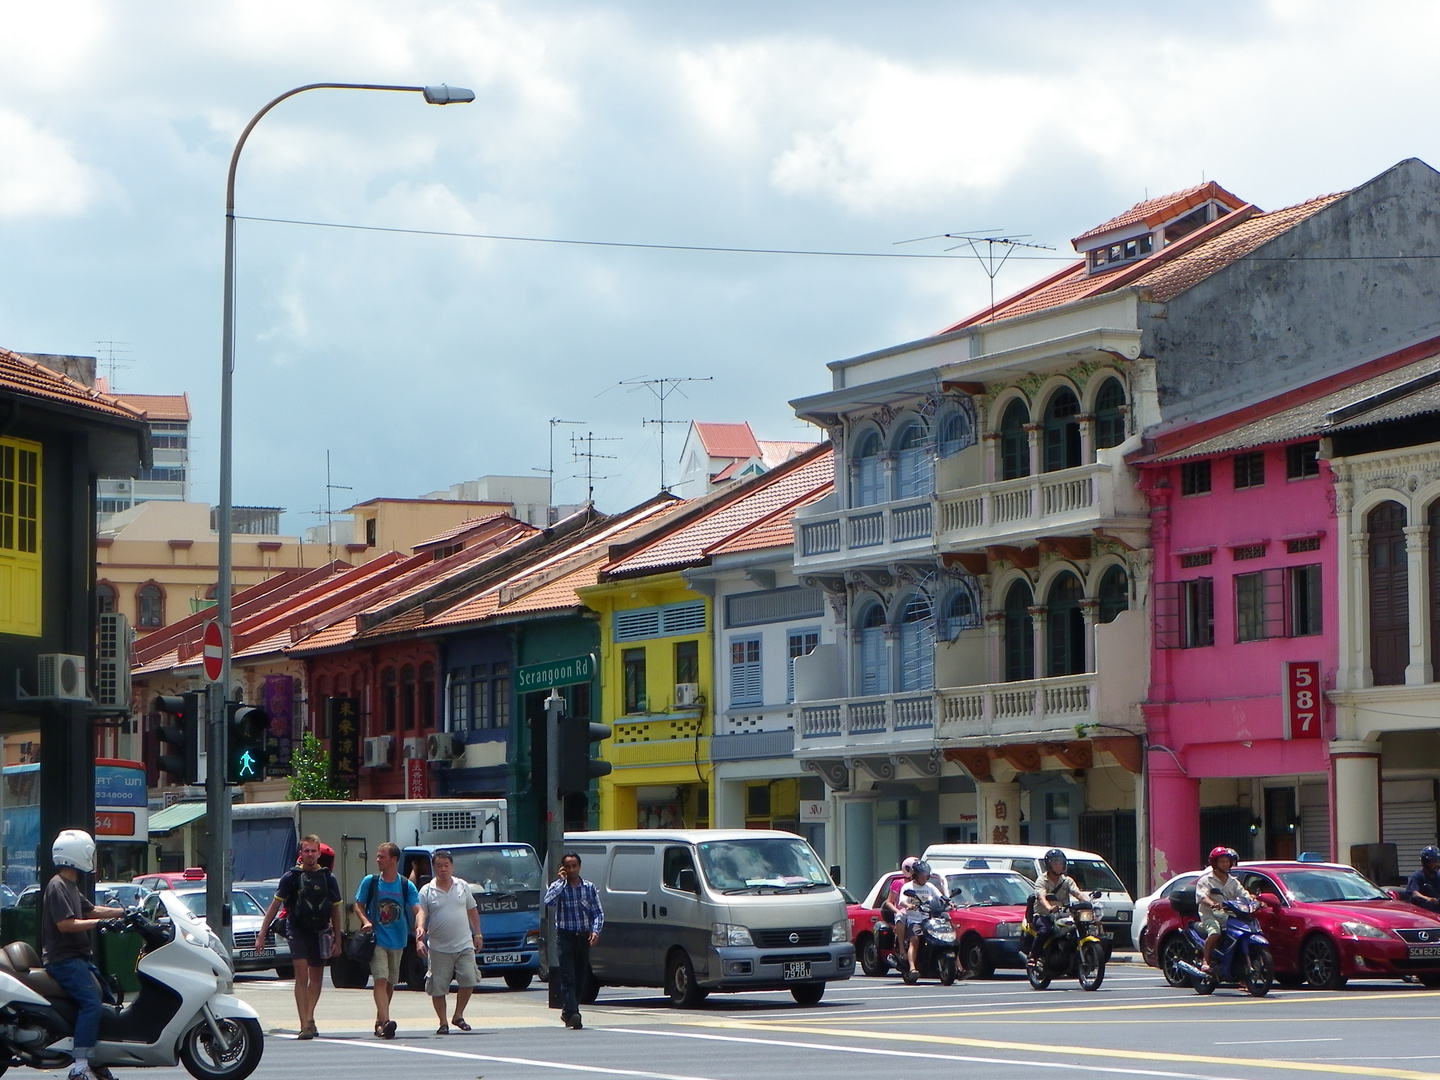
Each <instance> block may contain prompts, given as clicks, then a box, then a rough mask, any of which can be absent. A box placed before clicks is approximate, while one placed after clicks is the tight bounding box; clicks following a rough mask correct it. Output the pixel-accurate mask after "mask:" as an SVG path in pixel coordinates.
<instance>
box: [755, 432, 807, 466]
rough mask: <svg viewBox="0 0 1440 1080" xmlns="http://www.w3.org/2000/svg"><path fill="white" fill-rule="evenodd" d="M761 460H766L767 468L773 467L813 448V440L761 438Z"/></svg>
mask: <svg viewBox="0 0 1440 1080" xmlns="http://www.w3.org/2000/svg"><path fill="white" fill-rule="evenodd" d="M759 443H760V460H761V461H763V462H765V466H766V467H767V468H770V469H773V468H774V467H775V466H776V465H781V464H784V463H785V462H787V461H789V460H790V459H791V458H793V457H799V456H800V455H801V454H803V453H805V451H807V450H813V449H814V448H815V444H814V443H813V442H801V441H798V440H788V439H785V440H775V439H760V440H759Z"/></svg>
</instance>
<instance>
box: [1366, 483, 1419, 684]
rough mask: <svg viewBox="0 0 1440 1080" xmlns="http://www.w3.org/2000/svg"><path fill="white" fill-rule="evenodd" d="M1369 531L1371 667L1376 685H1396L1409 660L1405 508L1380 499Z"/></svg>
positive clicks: (1370, 520)
mask: <svg viewBox="0 0 1440 1080" xmlns="http://www.w3.org/2000/svg"><path fill="white" fill-rule="evenodd" d="M1366 528H1367V529H1368V531H1369V533H1370V670H1371V672H1372V674H1373V676H1374V681H1375V685H1376V686H1398V685H1399V684H1401V683H1403V682H1404V681H1405V668H1406V665H1408V664H1409V663H1410V577H1409V567H1408V565H1407V560H1406V556H1405V508H1404V507H1403V506H1401V505H1400V504H1399V503H1397V502H1383V503H1381V504H1380V505H1379V506H1377V507H1375V509H1373V510H1371V511H1370V514H1369V516H1368V517H1367V518H1366Z"/></svg>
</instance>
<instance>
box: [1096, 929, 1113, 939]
mask: <svg viewBox="0 0 1440 1080" xmlns="http://www.w3.org/2000/svg"><path fill="white" fill-rule="evenodd" d="M1100 936H1101V937H1103V938H1104V939H1105V940H1106V941H1114V940H1115V934H1114V932H1113V931H1111V930H1106V931H1104V932H1102V933H1101V935H1100Z"/></svg>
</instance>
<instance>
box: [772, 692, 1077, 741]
mask: <svg viewBox="0 0 1440 1080" xmlns="http://www.w3.org/2000/svg"><path fill="white" fill-rule="evenodd" d="M798 709H799V712H800V716H799V718H798V719H799V738H797V739H796V753H797V754H798V755H799V756H801V757H827V756H830V757H834V756H852V755H864V754H895V753H914V752H917V751H929V750H930V749H931V748H932V747H934V746H937V745H938V746H941V747H944V746H945V745H947V744H948V745H963V744H965V743H978V742H982V741H986V742H995V741H999V742H1010V741H1014V739H1015V738H1016V737H1017V736H1019V737H1024V736H1033V735H1041V734H1051V733H1054V732H1057V731H1062V730H1073V728H1074V727H1075V725H1076V724H1092V723H1097V722H1098V721H1099V717H1100V710H1099V704H1098V676H1096V675H1095V674H1094V673H1090V674H1085V675H1064V676H1059V677H1056V678H1050V679H1031V680H1028V681H1026V682H1010V683H990V684H986V685H981V686H959V687H949V688H945V689H940V690H927V691H919V692H915V693H908V694H887V695H883V696H877V697H854V698H839V699H835V700H832V701H812V702H806V703H803V704H801V705H799V706H798Z"/></svg>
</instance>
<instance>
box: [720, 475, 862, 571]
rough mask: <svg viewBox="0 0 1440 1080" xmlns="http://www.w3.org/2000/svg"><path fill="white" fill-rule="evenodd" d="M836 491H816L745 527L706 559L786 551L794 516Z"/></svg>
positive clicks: (792, 538) (830, 487)
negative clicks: (739, 554) (717, 556)
mask: <svg viewBox="0 0 1440 1080" xmlns="http://www.w3.org/2000/svg"><path fill="white" fill-rule="evenodd" d="M834 490H835V485H834V483H833V482H831V483H829V484H826V485H825V486H824V487H821V488H817V489H816V490H815V491H814V492H813V493H811V495H810V496H809V497H808V498H804V499H801V500H800V501H799V502H797V503H793V504H792V505H790V506H786V507H784V508H783V509H780V510H777V511H776V512H775V513H773V514H771V515H770V516H769V517H767V518H763V519H762V520H760V521H757V522H755V524H753V525H750V526H747V527H746V528H743V529H741V530H740V531H739V532H737V533H735V534H734V535H733V536H730V537H727V538H726V539H724V540H722V541H720V543H718V544H716V545H715V546H714V547H712V548H710V550H709V551H708V552H706V554H708V555H734V554H737V553H739V552H742V551H765V550H768V549H770V548H787V547H790V546H791V545H793V544H794V543H795V530H794V525H793V522H794V520H795V513H796V511H797V510H799V509H800V508H801V507H802V506H809V505H810V504H811V503H816V502H819V501H820V500H821V499H823V498H825V496H827V495H829V494H830V493H831V492H832V491H834Z"/></svg>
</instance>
